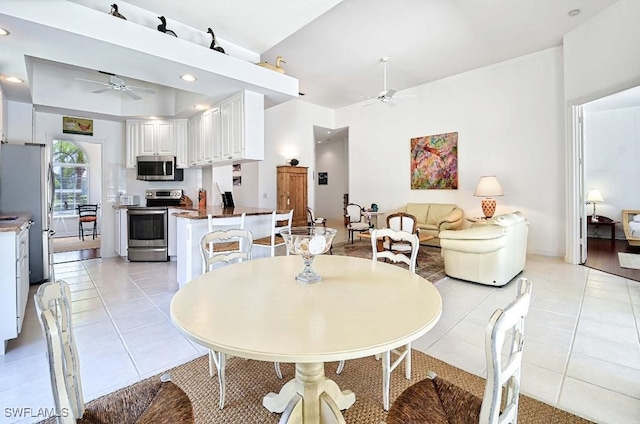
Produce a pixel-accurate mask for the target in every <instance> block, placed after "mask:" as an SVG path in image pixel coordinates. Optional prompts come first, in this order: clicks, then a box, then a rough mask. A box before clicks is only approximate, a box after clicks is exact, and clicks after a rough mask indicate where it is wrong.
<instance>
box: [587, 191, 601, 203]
mask: <svg viewBox="0 0 640 424" xmlns="http://www.w3.org/2000/svg"><path fill="white" fill-rule="evenodd" d="M587 202H591V203H598V202H604V199H603V198H602V193H600V190H598V189H595V188H594V189H592V190H591V191H590V192H589V194H587Z"/></svg>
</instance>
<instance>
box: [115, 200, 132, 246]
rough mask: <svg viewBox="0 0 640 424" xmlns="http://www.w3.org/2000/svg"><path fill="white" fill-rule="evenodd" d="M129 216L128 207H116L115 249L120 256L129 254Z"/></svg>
mask: <svg viewBox="0 0 640 424" xmlns="http://www.w3.org/2000/svg"><path fill="white" fill-rule="evenodd" d="M127 225H128V216H127V210H126V209H116V213H115V226H114V229H115V249H116V253H117V254H118V255H120V256H125V257H126V256H127V248H128V245H129V238H128V237H129V236H128V233H127V231H128V230H127Z"/></svg>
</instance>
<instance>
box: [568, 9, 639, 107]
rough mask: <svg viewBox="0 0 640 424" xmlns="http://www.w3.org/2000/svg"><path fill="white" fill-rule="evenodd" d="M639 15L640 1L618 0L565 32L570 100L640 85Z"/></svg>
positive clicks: (590, 97)
mask: <svg viewBox="0 0 640 424" xmlns="http://www.w3.org/2000/svg"><path fill="white" fill-rule="evenodd" d="M639 17H640V1H638V0H618V1H617V2H616V3H614V4H612V5H611V6H609V7H608V8H607V9H605V10H604V11H602V12H600V13H599V14H598V15H596V16H595V17H593V18H591V19H589V20H588V21H586V22H585V23H583V24H582V25H580V26H578V27H577V28H575V29H574V30H572V31H570V32H568V33H567V34H565V36H564V39H563V45H564V81H565V87H564V92H565V99H566V100H567V101H572V100H576V99H582V100H585V101H586V100H593V99H596V98H598V97H602V96H604V95H608V94H613V93H615V92H618V91H621V90H623V89H626V88H631V87H634V86H636V85H638V84H640V25H639V24H638V18H639ZM580 103H584V101H580Z"/></svg>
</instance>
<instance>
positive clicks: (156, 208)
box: [127, 189, 182, 262]
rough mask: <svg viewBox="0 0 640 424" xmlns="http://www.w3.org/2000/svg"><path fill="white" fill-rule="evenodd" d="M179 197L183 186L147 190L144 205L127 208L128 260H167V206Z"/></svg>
mask: <svg viewBox="0 0 640 424" xmlns="http://www.w3.org/2000/svg"><path fill="white" fill-rule="evenodd" d="M181 197H182V190H161V189H158V190H147V192H146V194H145V198H146V199H147V206H130V207H129V208H127V215H128V228H127V233H128V235H129V250H128V257H129V260H130V261H132V262H136V261H138V262H139V261H144V262H154V261H155V262H159V261H163V262H166V261H168V260H169V251H168V246H169V241H168V229H167V226H168V217H169V212H168V209H167V207H168V206H177V205H179V204H180V199H181Z"/></svg>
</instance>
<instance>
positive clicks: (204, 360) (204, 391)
mask: <svg viewBox="0 0 640 424" xmlns="http://www.w3.org/2000/svg"><path fill="white" fill-rule="evenodd" d="M412 354H413V356H412V368H413V378H412V379H411V380H406V379H405V378H404V371H403V370H402V369H399V370H396V371H395V372H393V373H392V374H391V401H392V402H393V400H395V399H396V397H398V395H399V394H400V393H401V392H402V391H403V390H404V389H405V388H407V387H408V386H410V385H411V384H413V383H415V382H417V381H419V380H422V379H423V378H424V377H425V376H426V373H427V371H429V370H433V371H435V372H436V373H437V374H438V375H439V376H440V377H442V378H445V379H447V380H449V381H452V382H454V383H455V384H457V385H459V386H461V387H464V388H466V389H468V390H469V391H471V392H473V393H474V394H476V395H478V396H482V395H483V393H484V385H485V380H484V379H482V378H480V377H477V376H475V375H473V374H470V373H468V372H465V371H463V370H460V369H458V368H455V367H453V366H451V365H448V364H446V363H445V362H442V361H440V360H438V359H435V358H432V357H430V356H428V355H426V354H424V353H421V352H418V351H415V350H414V351H412ZM337 364H338V363H337V362H331V363H327V364H325V373H326V376H327V378H330V379H331V380H333V381H335V382H336V383H337V384H338V386H340V388H341V389H342V390H345V389H349V390H352V391H353V392H354V393H355V394H356V403H355V404H354V405H353V406H352V407H351V408H349V409H348V410H346V411H343V414H344V417H345V420H346V422H347V423H358V424H360V423H363V424H369V423H370V424H380V423H381V422H382V421H384V419H385V417H386V415H387V413H386V412H385V411H384V410H383V409H382V369H381V365H380V362H379V361H376V360H375V358H374V357H373V356H370V357H365V358H361V359H355V360H350V361H347V362H346V365H345V368H344V370H343V371H342V373H341V374H340V375H336V373H335V370H336V366H337ZM281 366H282V373H283V377H284V379H283V380H278V378H277V377H276V374H275V371H274V368H273V363H271V362H260V361H252V360H244V359H242V358H231V359H229V360H228V361H227V370H226V402H225V407H224V409H223V410H220V409H218V396H219V391H218V379H217V378H216V377H215V376H214V378H211V377H209V362H208V357H207V356H206V355H205V356H202V357H200V358H197V359H195V360H193V361H191V362H188V363H186V364H184V365H180V366H178V367H176V368H173V369H172V370H170V371H169V372H170V374H171V379H172V381H173V382H174V383H176V384H177V385H178V386H180V387H181V388H182V389H183V390H184V391H185V392H186V393H187V395H188V396H189V398H190V399H191V401H192V403H193V408H194V414H195V417H196V423H202V424H205V423H207V424H208V423H277V422H278V420H279V419H280V415H281V414H275V413H271V412H269V411H267V410H266V409H265V408H264V407H263V406H262V398H263V397H264V395H266V394H267V393H269V392H278V391H279V390H280V388H281V387H282V386H283V385H284V383H285V382H286V381H288V380H290V379H292V378H293V377H294V373H295V371H294V366H293V365H292V364H281ZM400 368H402V366H400ZM398 371H400V372H398ZM153 378H158V377H153ZM107 396H108V395H107ZM518 422H519V423H521V424H523V423H541V424H550V423H554V424H556V423H560V424H564V423H566V424H568V423H589V422H590V421H587V420H584V419H582V418H579V417H577V416H575V415H573V414H570V413H568V412H566V411H562V410H560V409H558V408H554V407H553V406H551V405H548V404H546V403H543V402H540V401H538V400H535V399H533V398H530V397H528V396H525V395H520V406H519V412H518Z"/></svg>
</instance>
